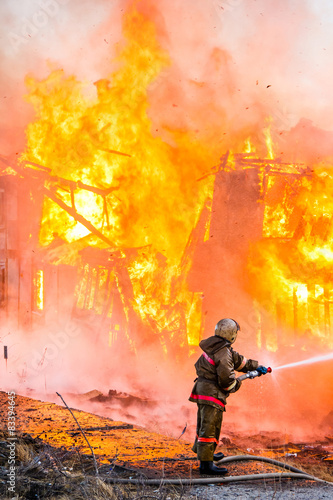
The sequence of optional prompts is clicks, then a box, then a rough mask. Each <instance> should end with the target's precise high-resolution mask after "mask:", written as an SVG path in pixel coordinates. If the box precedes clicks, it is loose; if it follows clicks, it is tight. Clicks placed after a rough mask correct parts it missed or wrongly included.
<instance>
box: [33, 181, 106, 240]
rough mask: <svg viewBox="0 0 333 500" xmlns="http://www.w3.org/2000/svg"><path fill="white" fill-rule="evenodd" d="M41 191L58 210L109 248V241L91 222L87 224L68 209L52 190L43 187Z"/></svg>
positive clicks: (85, 220) (72, 210) (78, 215)
mask: <svg viewBox="0 0 333 500" xmlns="http://www.w3.org/2000/svg"><path fill="white" fill-rule="evenodd" d="M43 191H44V193H45V195H46V196H48V197H49V198H50V199H51V200H52V201H54V202H55V203H57V205H59V207H60V208H62V209H63V210H65V211H66V212H67V213H69V215H71V216H72V217H73V218H74V219H75V220H76V221H78V222H80V223H81V224H82V225H83V226H85V227H86V228H87V229H88V231H90V232H91V233H92V234H95V235H96V236H97V237H98V238H100V239H101V240H102V241H104V242H105V243H107V244H108V245H109V246H112V241H111V240H109V238H107V237H106V236H104V234H103V233H101V232H100V231H99V230H98V229H96V227H95V226H93V225H92V224H91V222H89V221H88V220H87V219H86V218H85V217H83V215H80V214H79V213H77V211H76V210H75V209H74V208H72V207H70V206H69V205H67V204H66V203H65V202H64V201H63V200H61V199H60V198H58V196H57V195H56V194H55V193H54V192H53V191H52V190H50V189H48V188H46V187H44V188H43Z"/></svg>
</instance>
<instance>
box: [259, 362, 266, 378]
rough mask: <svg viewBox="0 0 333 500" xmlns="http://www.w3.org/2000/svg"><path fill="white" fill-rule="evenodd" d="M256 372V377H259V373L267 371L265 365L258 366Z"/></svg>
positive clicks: (264, 373) (263, 373) (262, 373)
mask: <svg viewBox="0 0 333 500" xmlns="http://www.w3.org/2000/svg"><path fill="white" fill-rule="evenodd" d="M257 372H258V373H259V375H258V377H261V375H266V373H267V368H266V367H265V366H262V365H260V366H258V368H257Z"/></svg>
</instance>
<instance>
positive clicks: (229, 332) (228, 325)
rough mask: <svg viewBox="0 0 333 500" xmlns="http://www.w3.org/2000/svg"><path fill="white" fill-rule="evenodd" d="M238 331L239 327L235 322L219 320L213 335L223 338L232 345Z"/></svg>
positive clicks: (225, 319) (228, 319)
mask: <svg viewBox="0 0 333 500" xmlns="http://www.w3.org/2000/svg"><path fill="white" fill-rule="evenodd" d="M238 330H240V326H239V324H238V323H237V321H235V320H234V319H231V318H224V319H220V321H219V322H218V323H217V325H216V326H215V335H218V336H219V337H223V338H224V339H226V340H229V342H231V344H233V343H234V342H235V340H236V338H237V332H238Z"/></svg>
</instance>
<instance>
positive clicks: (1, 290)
mask: <svg viewBox="0 0 333 500" xmlns="http://www.w3.org/2000/svg"><path fill="white" fill-rule="evenodd" d="M5 300H6V268H5V266H0V307H3V306H4V304H5Z"/></svg>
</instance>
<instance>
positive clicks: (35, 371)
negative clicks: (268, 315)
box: [0, 0, 333, 428]
mask: <svg viewBox="0 0 333 500" xmlns="http://www.w3.org/2000/svg"><path fill="white" fill-rule="evenodd" d="M132 5H135V6H136V8H137V9H138V11H139V12H141V13H142V14H144V15H145V16H148V17H149V18H150V19H151V20H152V21H153V23H154V25H155V27H156V36H157V39H158V41H159V43H160V44H161V47H162V48H163V49H164V50H165V51H166V52H167V53H168V54H169V57H170V61H171V64H170V65H169V66H167V67H165V68H164V69H163V70H162V71H161V72H160V74H159V75H158V77H157V78H156V79H155V81H154V82H152V83H151V84H150V85H149V88H148V95H149V109H148V114H149V117H150V119H151V121H152V133H153V135H154V136H156V137H160V138H161V139H162V140H163V141H165V142H166V143H168V145H171V146H172V147H173V146H175V145H176V144H180V142H181V141H180V134H181V132H182V131H186V132H187V133H188V134H189V135H190V136H191V137H193V139H195V140H196V141H199V142H201V143H202V144H204V146H205V148H207V149H209V150H210V152H211V157H212V158H214V159H216V163H218V161H219V156H220V155H221V153H224V152H225V151H226V150H227V149H229V148H230V149H232V150H234V151H238V150H239V148H241V147H242V146H243V143H244V141H245V140H246V139H247V138H249V137H250V138H251V140H252V141H253V143H254V145H255V146H256V148H257V151H258V153H259V154H260V155H262V156H265V154H266V146H265V144H264V137H263V133H262V131H263V128H264V127H267V126H268V125H269V124H271V128H272V134H273V138H274V141H275V148H276V153H277V155H278V156H279V155H282V154H283V156H284V157H285V158H287V159H288V160H291V161H311V162H315V161H318V160H320V159H321V158H322V156H324V157H329V156H331V155H332V147H331V144H332V141H331V133H332V132H333V122H332V116H333V113H332V111H333V97H332V93H331V89H330V85H329V81H330V60H331V53H332V49H333V43H332V42H333V39H332V34H331V28H330V23H331V20H332V16H333V9H332V5H331V3H330V2H328V1H319V2H316V3H314V2H312V1H310V0H308V1H303V0H294V1H288V2H283V3H282V2H279V1H277V0H268V1H267V0H258V1H245V0H243V1H242V0H210V1H207V0H184V1H183V2H176V1H174V2H170V1H169V0H160V1H159V2H158V4H157V3H156V2H152V1H149V0H143V1H136V2H132V1H122V0H113V1H107V0H95V1H94V2H91V1H90V0H86V1H82V0H77V1H76V0H35V1H33V0H16V1H9V0H8V1H5V2H1V4H0V15H1V19H3V21H4V22H3V23H2V26H1V32H0V38H1V48H0V60H1V67H0V69H1V77H0V88H1V97H0V98H1V108H0V111H1V117H0V153H1V154H3V155H5V156H9V157H13V156H14V157H15V156H18V155H19V154H20V153H21V152H22V151H23V150H24V148H25V144H26V137H25V129H26V127H27V125H28V124H29V123H31V122H32V121H33V120H34V117H35V112H34V110H33V109H32V107H31V105H30V104H28V103H27V102H26V101H25V99H24V96H25V94H26V93H27V90H26V87H25V83H24V82H25V78H26V76H27V75H30V76H33V77H34V78H35V79H45V78H46V77H47V76H48V75H49V73H50V72H51V70H53V69H62V70H63V71H64V74H65V75H67V76H71V75H74V76H75V77H76V78H77V80H78V81H82V82H85V83H88V88H89V89H92V90H91V92H92V93H94V92H95V87H93V83H94V82H96V81H97V80H99V79H102V78H107V77H109V75H110V74H111V73H112V72H113V71H114V70H115V68H117V67H119V65H120V64H121V63H120V62H119V60H117V56H118V55H119V53H120V49H121V47H122V46H123V45H124V39H123V35H122V20H123V15H124V13H125V12H126V10H127V9H128V8H129V6H132ZM87 92H88V93H89V91H87ZM183 161H184V163H185V162H186V157H184V159H183ZM212 166H213V165H207V171H209V170H210V168H211V167H212ZM228 260H229V265H230V266H231V265H232V264H234V266H237V259H235V260H234V259H233V256H232V253H230V255H228ZM204 265H205V264H202V266H204ZM210 271H211V272H212V271H213V270H212V268H210ZM209 279H210V278H209ZM215 280H216V281H215ZM211 281H212V290H213V289H214V287H216V289H220V288H221V284H220V282H218V278H217V277H215V276H213V277H212V278H211ZM236 292H237V293H236ZM236 292H233V293H234V295H233V298H234V299H235V300H234V303H235V304H234V306H233V308H232V310H231V308H228V315H229V314H230V316H234V315H238V317H239V316H241V315H242V307H243V305H244V308H245V309H247V308H248V303H249V301H250V297H249V296H247V295H246V294H245V292H244V291H242V282H241V281H240V283H238V288H237V290H236ZM238 292H239V293H240V295H237V294H238ZM212 295H213V294H212ZM236 301H237V303H236ZM229 302H231V301H229ZM229 305H230V304H229ZM208 307H210V315H211V316H212V315H213V314H216V320H218V319H220V317H219V316H220V311H221V309H222V308H221V307H220V308H219V306H218V304H217V301H216V302H215V303H214V305H213V306H211V305H208ZM212 309H214V310H213V313H212V312H211V311H212ZM242 319H243V325H245V327H244V330H245V331H246V327H248V332H249V333H248V337H247V338H245V339H244V340H243V341H242V340H241V339H240V347H241V348H245V349H244V354H245V355H246V356H248V355H249V356H251V357H253V358H254V357H259V356H260V353H259V352H258V351H257V349H254V347H253V350H252V351H251V343H253V342H254V340H253V335H252V332H253V331H254V327H253V324H254V323H255V318H254V319H252V320H249V319H248V318H247V317H245V318H242ZM240 323H242V321H240ZM209 326H211V325H209ZM66 328H67V327H66V325H65V326H63V325H62V326H61V327H58V326H57V327H56V329H55V330H54V328H51V329H50V326H49V325H47V327H46V328H45V327H41V328H40V329H39V330H38V329H37V330H36V331H35V332H34V333H33V334H29V336H27V335H26V332H17V333H15V334H14V333H11V337H10V338H11V339H12V341H11V344H9V345H10V346H11V345H13V350H14V353H15V355H14V361H15V363H14V362H13V365H14V366H13V365H11V363H12V361H11V360H10V362H9V363H8V370H9V371H8V372H7V375H6V376H7V380H8V384H9V383H13V384H18V387H19V388H22V390H23V388H24V387H30V388H31V389H34V390H37V391H39V393H41V394H43V393H46V394H48V393H50V392H53V391H54V390H60V391H61V390H66V391H67V392H85V391H88V390H92V389H99V390H102V391H108V389H117V390H119V391H125V392H131V393H137V394H140V395H141V396H146V397H148V398H150V399H152V400H157V401H159V402H161V401H165V400H167V401H169V399H170V397H174V398H175V399H177V400H178V401H186V399H187V396H188V393H189V392H190V389H191V385H192V379H193V378H194V370H193V367H192V366H193V361H194V359H189V360H188V361H186V362H184V366H181V367H180V366H179V363H178V364H176V363H175V362H174V360H173V359H172V356H171V357H170V358H163V356H162V355H161V351H160V349H157V348H156V349H155V348H154V347H152V346H151V347H149V348H148V347H145V348H143V347H142V348H140V352H139V353H138V355H136V356H132V355H131V354H129V352H128V349H125V348H124V349H121V348H120V347H119V350H118V351H117V350H114V351H113V353H112V354H110V351H109V350H108V349H106V348H105V345H104V344H103V345H101V344H99V341H98V340H95V332H93V331H90V332H88V331H81V329H78V330H75V332H76V333H77V335H74V333H75V332H74V333H73V332H72V331H71V330H70V329H69V331H67V329H66ZM11 331H15V328H14V329H13V328H12V329H11ZM3 334H4V335H7V330H6V331H4V333H3ZM206 334H207V335H209V334H210V330H209V329H208V328H207V330H206ZM7 340H8V339H7ZM240 350H241V352H242V349H240ZM301 350H302V346H299V349H297V350H296V351H294V356H295V358H297V357H298V356H299V355H301V354H302V352H301ZM10 352H12V349H10ZM27 353H28V355H27ZM194 357H195V356H194ZM293 360H294V359H293ZM295 360H297V359H295ZM260 361H261V362H264V361H265V360H260ZM11 370H12V371H11ZM320 370H321V369H320ZM323 370H324V368H323ZM325 370H326V368H325ZM322 375H323V377H325V374H324V373H323V374H322ZM13 377H15V378H13ZM17 377H18V378H17ZM267 378H268V377H267ZM267 378H265V379H264V380H263V382H260V386H259V387H260V388H261V389H260V391H264V389H263V385H261V384H263V383H264V382H265V383H267V386H268V387H269V388H272V385H271V384H270V383H269V380H267ZM277 380H278V379H277ZM296 380H297V382H293V386H292V388H289V394H290V396H286V387H285V385H287V384H288V382H287V381H286V380H285V379H283V383H280V386H279V388H276V389H275V387H274V391H273V388H272V392H271V393H272V394H274V398H275V400H276V401H281V400H282V399H283V401H284V403H283V405H282V404H280V403H279V408H278V409H277V410H276V412H277V413H276V416H277V420H278V419H279V418H281V415H282V413H283V414H284V415H285V416H286V422H288V421H289V423H290V419H289V415H287V413H288V411H289V410H290V408H293V409H294V408H296V404H297V406H299V408H302V411H305V408H306V407H307V404H308V403H307V402H306V401H304V399H302V398H300V397H299V396H298V394H300V391H299V388H300V386H303V385H302V384H304V381H308V383H309V384H310V382H311V379H310V378H309V379H307V375H305V376H304V377H303V378H298V379H296ZM250 383H251V382H249V386H248V387H243V388H242V391H241V393H239V395H237V396H234V398H235V400H236V398H239V399H238V401H239V404H240V405H241V403H242V402H243V403H244V405H245V404H248V402H249V400H250V396H251V394H252V397H253V398H254V399H253V401H255V402H256V406H257V407H261V408H262V407H263V405H264V404H266V403H264V401H265V400H264V398H263V397H261V398H258V396H254V394H253V393H255V389H254V387H255V384H256V382H255V381H254V382H253V389H251V386H250ZM20 384H21V385H20ZM284 384H285V385H284ZM244 385H245V384H244ZM318 386H320V381H319V380H318ZM256 387H258V386H256ZM320 387H322V386H320ZM251 391H252V392H251ZM327 391H328V389H327V385H325V389H322V390H321V389H320V390H319V392H318V393H317V394H319V395H320V397H319V396H316V397H317V399H316V404H317V409H318V411H319V410H320V411H322V412H326V411H328V410H329V404H328V403H327V401H329V398H327V397H326V396H327V393H328V392H327ZM260 394H263V392H261V393H260ZM325 398H326V399H325ZM323 401H325V404H324V403H323ZM272 402H273V401H272ZM168 404H169V406H168ZM168 404H167V405H166V406H163V405H160V406H159V408H161V409H163V408H164V409H165V408H166V407H168V408H170V407H171V403H170V401H169V403H168ZM161 412H162V410H161ZM135 413H136V417H137V415H138V414H139V410H138V409H136V410H135ZM319 413H320V412H319ZM296 414H297V412H296V410H295V415H296ZM184 417H186V411H185V413H184ZM295 418H296V417H295ZM297 418H299V416H297ZM258 419H261V420H260V421H263V416H262V415H261V416H258ZM288 419H289V420H288ZM143 420H144V419H143ZM143 420H142V421H143ZM179 420H180V421H179V423H177V425H178V424H179V426H181V425H182V424H183V420H184V418H183V414H181V416H180V418H179ZM242 422H243V425H244V428H245V427H247V426H250V424H251V422H250V419H249V417H248V416H246V415H244V419H243V421H242ZM271 422H274V425H276V424H275V421H274V419H271ZM292 422H294V420H292Z"/></svg>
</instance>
